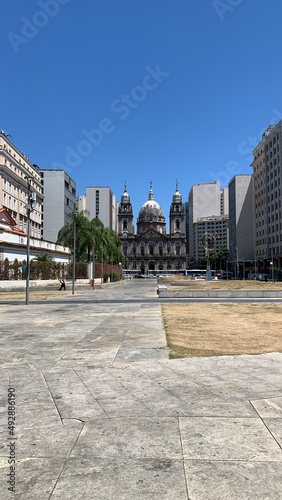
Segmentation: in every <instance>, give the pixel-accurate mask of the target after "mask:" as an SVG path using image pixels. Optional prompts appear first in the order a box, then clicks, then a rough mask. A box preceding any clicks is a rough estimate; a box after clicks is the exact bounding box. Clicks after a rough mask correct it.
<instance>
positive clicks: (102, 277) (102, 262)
mask: <svg viewBox="0 0 282 500" xmlns="http://www.w3.org/2000/svg"><path fill="white" fill-rule="evenodd" d="M101 257H102V260H101V288H102V286H103V281H104V255H103V240H102V255H101Z"/></svg>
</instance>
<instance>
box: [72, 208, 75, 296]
mask: <svg viewBox="0 0 282 500" xmlns="http://www.w3.org/2000/svg"><path fill="white" fill-rule="evenodd" d="M75 247H76V212H74V213H73V261H72V295H74V285H75V259H76V255H75V250H76V248H75Z"/></svg>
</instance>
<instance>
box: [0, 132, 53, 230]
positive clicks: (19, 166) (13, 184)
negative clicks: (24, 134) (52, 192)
mask: <svg viewBox="0 0 282 500" xmlns="http://www.w3.org/2000/svg"><path fill="white" fill-rule="evenodd" d="M8 137H9V134H6V133H5V132H4V131H3V130H2V131H0V207H3V208H6V209H7V211H8V213H9V214H10V215H11V216H12V217H13V219H14V220H15V222H16V224H17V227H18V228H19V229H20V230H22V231H24V232H25V233H26V231H27V213H26V205H27V203H28V200H27V197H28V180H29V182H30V190H31V193H33V196H34V199H35V203H33V210H32V212H31V213H30V235H31V236H32V237H34V238H41V207H42V202H43V194H42V186H41V179H40V173H39V168H38V167H37V166H36V165H33V164H32V163H31V162H30V161H29V159H28V158H27V156H26V155H25V154H24V153H23V152H20V151H19V150H18V149H17V148H16V147H15V146H14V145H13V144H12V143H11V141H10V140H9V138H8Z"/></svg>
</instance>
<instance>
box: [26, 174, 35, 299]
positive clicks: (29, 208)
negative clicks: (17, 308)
mask: <svg viewBox="0 0 282 500" xmlns="http://www.w3.org/2000/svg"><path fill="white" fill-rule="evenodd" d="M32 179H33V177H29V176H26V177H25V180H26V181H27V205H26V215H27V239H26V287H25V303H26V305H28V304H29V277H30V214H31V212H32V210H33V203H34V202H35V198H34V197H33V194H31V192H30V187H31V181H32Z"/></svg>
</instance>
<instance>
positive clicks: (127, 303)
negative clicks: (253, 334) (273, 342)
mask: <svg viewBox="0 0 282 500" xmlns="http://www.w3.org/2000/svg"><path fill="white" fill-rule="evenodd" d="M139 281H141V283H139ZM155 294H156V291H155V283H154V282H151V281H149V280H148V281H146V280H136V282H135V281H134V280H133V281H132V282H130V281H128V283H124V284H122V285H119V286H115V287H113V288H106V287H105V288H102V289H99V290H95V291H92V290H88V291H87V292H83V291H79V292H77V293H76V294H75V295H74V296H70V295H67V294H66V295H64V296H62V297H60V299H59V300H57V301H54V300H52V301H45V302H42V303H38V304H37V303H36V304H33V303H32V302H31V303H30V305H29V306H24V305H22V304H19V305H0V318H1V321H0V437H1V441H0V500H6V499H8V498H12V495H13V492H11V491H9V490H8V487H9V485H12V481H13V477H14V476H13V473H14V470H13V469H11V467H12V468H13V467H15V474H16V476H15V477H16V487H15V493H14V497H15V499H17V500H18V499H19V500H57V499H58V500H59V499H60V500H65V499H66V500H69V499H70V498H72V499H74V500H77V499H83V500H93V499H94V500H95V499H97V500H132V499H134V500H135V499H136V500H163V499H164V500H233V499H234V500H235V499H236V500H238V499H240V500H241V499H243V500H245V499H246V500H247V499H248V500H253V499H254V500H257V499H259V500H267V499H271V500H273V499H275V500H276V499H277V500H278V499H279V500H280V499H281V498H282V496H281V491H282V475H281V467H282V463H281V462H282V433H281V429H282V383H281V382H282V354H281V353H269V354H265V355H260V356H222V357H210V358H189V359H177V360H171V359H169V357H168V351H167V349H166V339H165V334H164V329H163V324H162V317H161V306H160V303H159V302H158V301H157V300H156V297H155ZM144 299H146V303H145V302H144ZM148 299H149V300H148ZM9 387H11V388H12V390H14V391H15V393H14V394H15V400H14V401H15V405H13V404H12V403H11V401H13V399H11V398H10V399H9V404H8V389H9ZM9 412H10V413H9ZM14 413H15V416H16V419H15V421H13V420H12V419H11V417H14ZM9 417H10V419H9V420H8V418H9ZM14 450H15V451H14ZM7 474H8V475H7ZM8 480H11V482H10V483H9V482H7V481H8Z"/></svg>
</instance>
